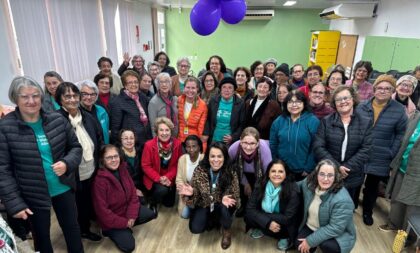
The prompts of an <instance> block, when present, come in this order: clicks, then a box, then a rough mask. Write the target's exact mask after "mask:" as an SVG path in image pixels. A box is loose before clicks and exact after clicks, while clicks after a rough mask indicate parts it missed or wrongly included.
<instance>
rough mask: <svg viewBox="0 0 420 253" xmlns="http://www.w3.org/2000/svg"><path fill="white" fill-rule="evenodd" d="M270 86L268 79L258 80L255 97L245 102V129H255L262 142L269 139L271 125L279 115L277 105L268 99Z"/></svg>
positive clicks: (271, 83)
mask: <svg viewBox="0 0 420 253" xmlns="http://www.w3.org/2000/svg"><path fill="white" fill-rule="evenodd" d="M272 85H273V82H272V80H271V79H270V78H268V77H262V78H260V79H259V80H258V81H257V86H256V88H257V90H256V93H257V95H256V96H255V97H254V98H252V99H250V100H248V101H246V102H245V127H249V126H252V127H255V128H256V129H257V130H258V132H259V133H260V136H261V139H264V140H268V139H269V138H270V128H271V125H272V124H273V121H274V120H275V119H277V117H278V116H279V115H280V114H281V109H280V106H279V104H278V103H277V102H276V101H275V100H272V99H271V97H270V91H271V87H272Z"/></svg>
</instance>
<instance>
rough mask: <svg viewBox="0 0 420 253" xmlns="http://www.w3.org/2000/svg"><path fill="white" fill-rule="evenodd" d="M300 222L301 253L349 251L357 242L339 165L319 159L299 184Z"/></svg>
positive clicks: (351, 202) (351, 209)
mask: <svg viewBox="0 0 420 253" xmlns="http://www.w3.org/2000/svg"><path fill="white" fill-rule="evenodd" d="M300 187H301V192H302V194H303V208H304V209H303V221H302V224H301V225H300V229H299V234H298V237H297V238H298V240H297V245H298V250H299V252H300V253H309V252H315V249H316V248H318V247H319V248H321V250H322V252H328V253H349V252H350V251H351V250H352V249H353V247H354V244H355V243H356V229H355V227H354V223H353V209H354V205H353V201H352V200H351V197H350V196H349V194H348V193H347V191H346V189H345V188H344V187H343V182H342V177H341V176H340V171H339V170H338V166H337V165H336V164H335V163H334V162H333V161H331V160H322V161H320V162H319V163H318V165H317V166H316V168H315V170H314V171H313V172H312V173H311V174H310V175H309V176H308V177H307V178H306V179H305V180H303V181H302V182H301V183H300Z"/></svg>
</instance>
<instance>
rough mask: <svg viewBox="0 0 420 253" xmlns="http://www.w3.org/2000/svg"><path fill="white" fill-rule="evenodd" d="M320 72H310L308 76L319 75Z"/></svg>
mask: <svg viewBox="0 0 420 253" xmlns="http://www.w3.org/2000/svg"><path fill="white" fill-rule="evenodd" d="M318 76H319V73H318V72H315V73H308V77H318Z"/></svg>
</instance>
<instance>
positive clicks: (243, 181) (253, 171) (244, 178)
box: [229, 127, 271, 216]
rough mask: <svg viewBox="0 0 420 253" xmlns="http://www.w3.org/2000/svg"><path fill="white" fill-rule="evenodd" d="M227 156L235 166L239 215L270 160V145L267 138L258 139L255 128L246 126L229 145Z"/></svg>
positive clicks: (258, 135) (241, 213)
mask: <svg viewBox="0 0 420 253" xmlns="http://www.w3.org/2000/svg"><path fill="white" fill-rule="evenodd" d="M229 156H230V159H231V160H232V161H234V164H236V166H237V173H238V178H239V183H240V184H239V186H240V190H241V203H242V204H241V209H240V210H239V211H238V213H237V216H241V215H243V214H244V212H243V211H244V210H245V208H246V203H247V200H248V198H249V197H250V196H251V193H252V191H253V190H254V189H255V184H256V183H257V182H259V181H261V179H262V178H263V175H264V173H265V171H266V170H267V166H268V164H269V163H270V162H271V152H270V145H269V143H268V141H267V140H262V139H260V134H259V132H258V130H257V129H255V128H254V127H247V128H245V129H244V131H242V134H241V138H240V140H238V141H236V142H234V143H233V144H232V146H230V147H229Z"/></svg>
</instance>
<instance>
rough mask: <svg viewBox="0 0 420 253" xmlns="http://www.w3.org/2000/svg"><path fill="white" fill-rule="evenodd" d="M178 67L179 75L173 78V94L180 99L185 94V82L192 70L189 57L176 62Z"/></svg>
mask: <svg viewBox="0 0 420 253" xmlns="http://www.w3.org/2000/svg"><path fill="white" fill-rule="evenodd" d="M176 67H177V69H178V75H174V76H173V77H172V94H173V95H174V96H177V97H178V96H181V95H182V93H183V92H184V88H185V80H187V78H188V73H189V72H190V68H191V63H190V60H189V59H188V58H187V57H181V58H179V59H178V61H177V62H176Z"/></svg>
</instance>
